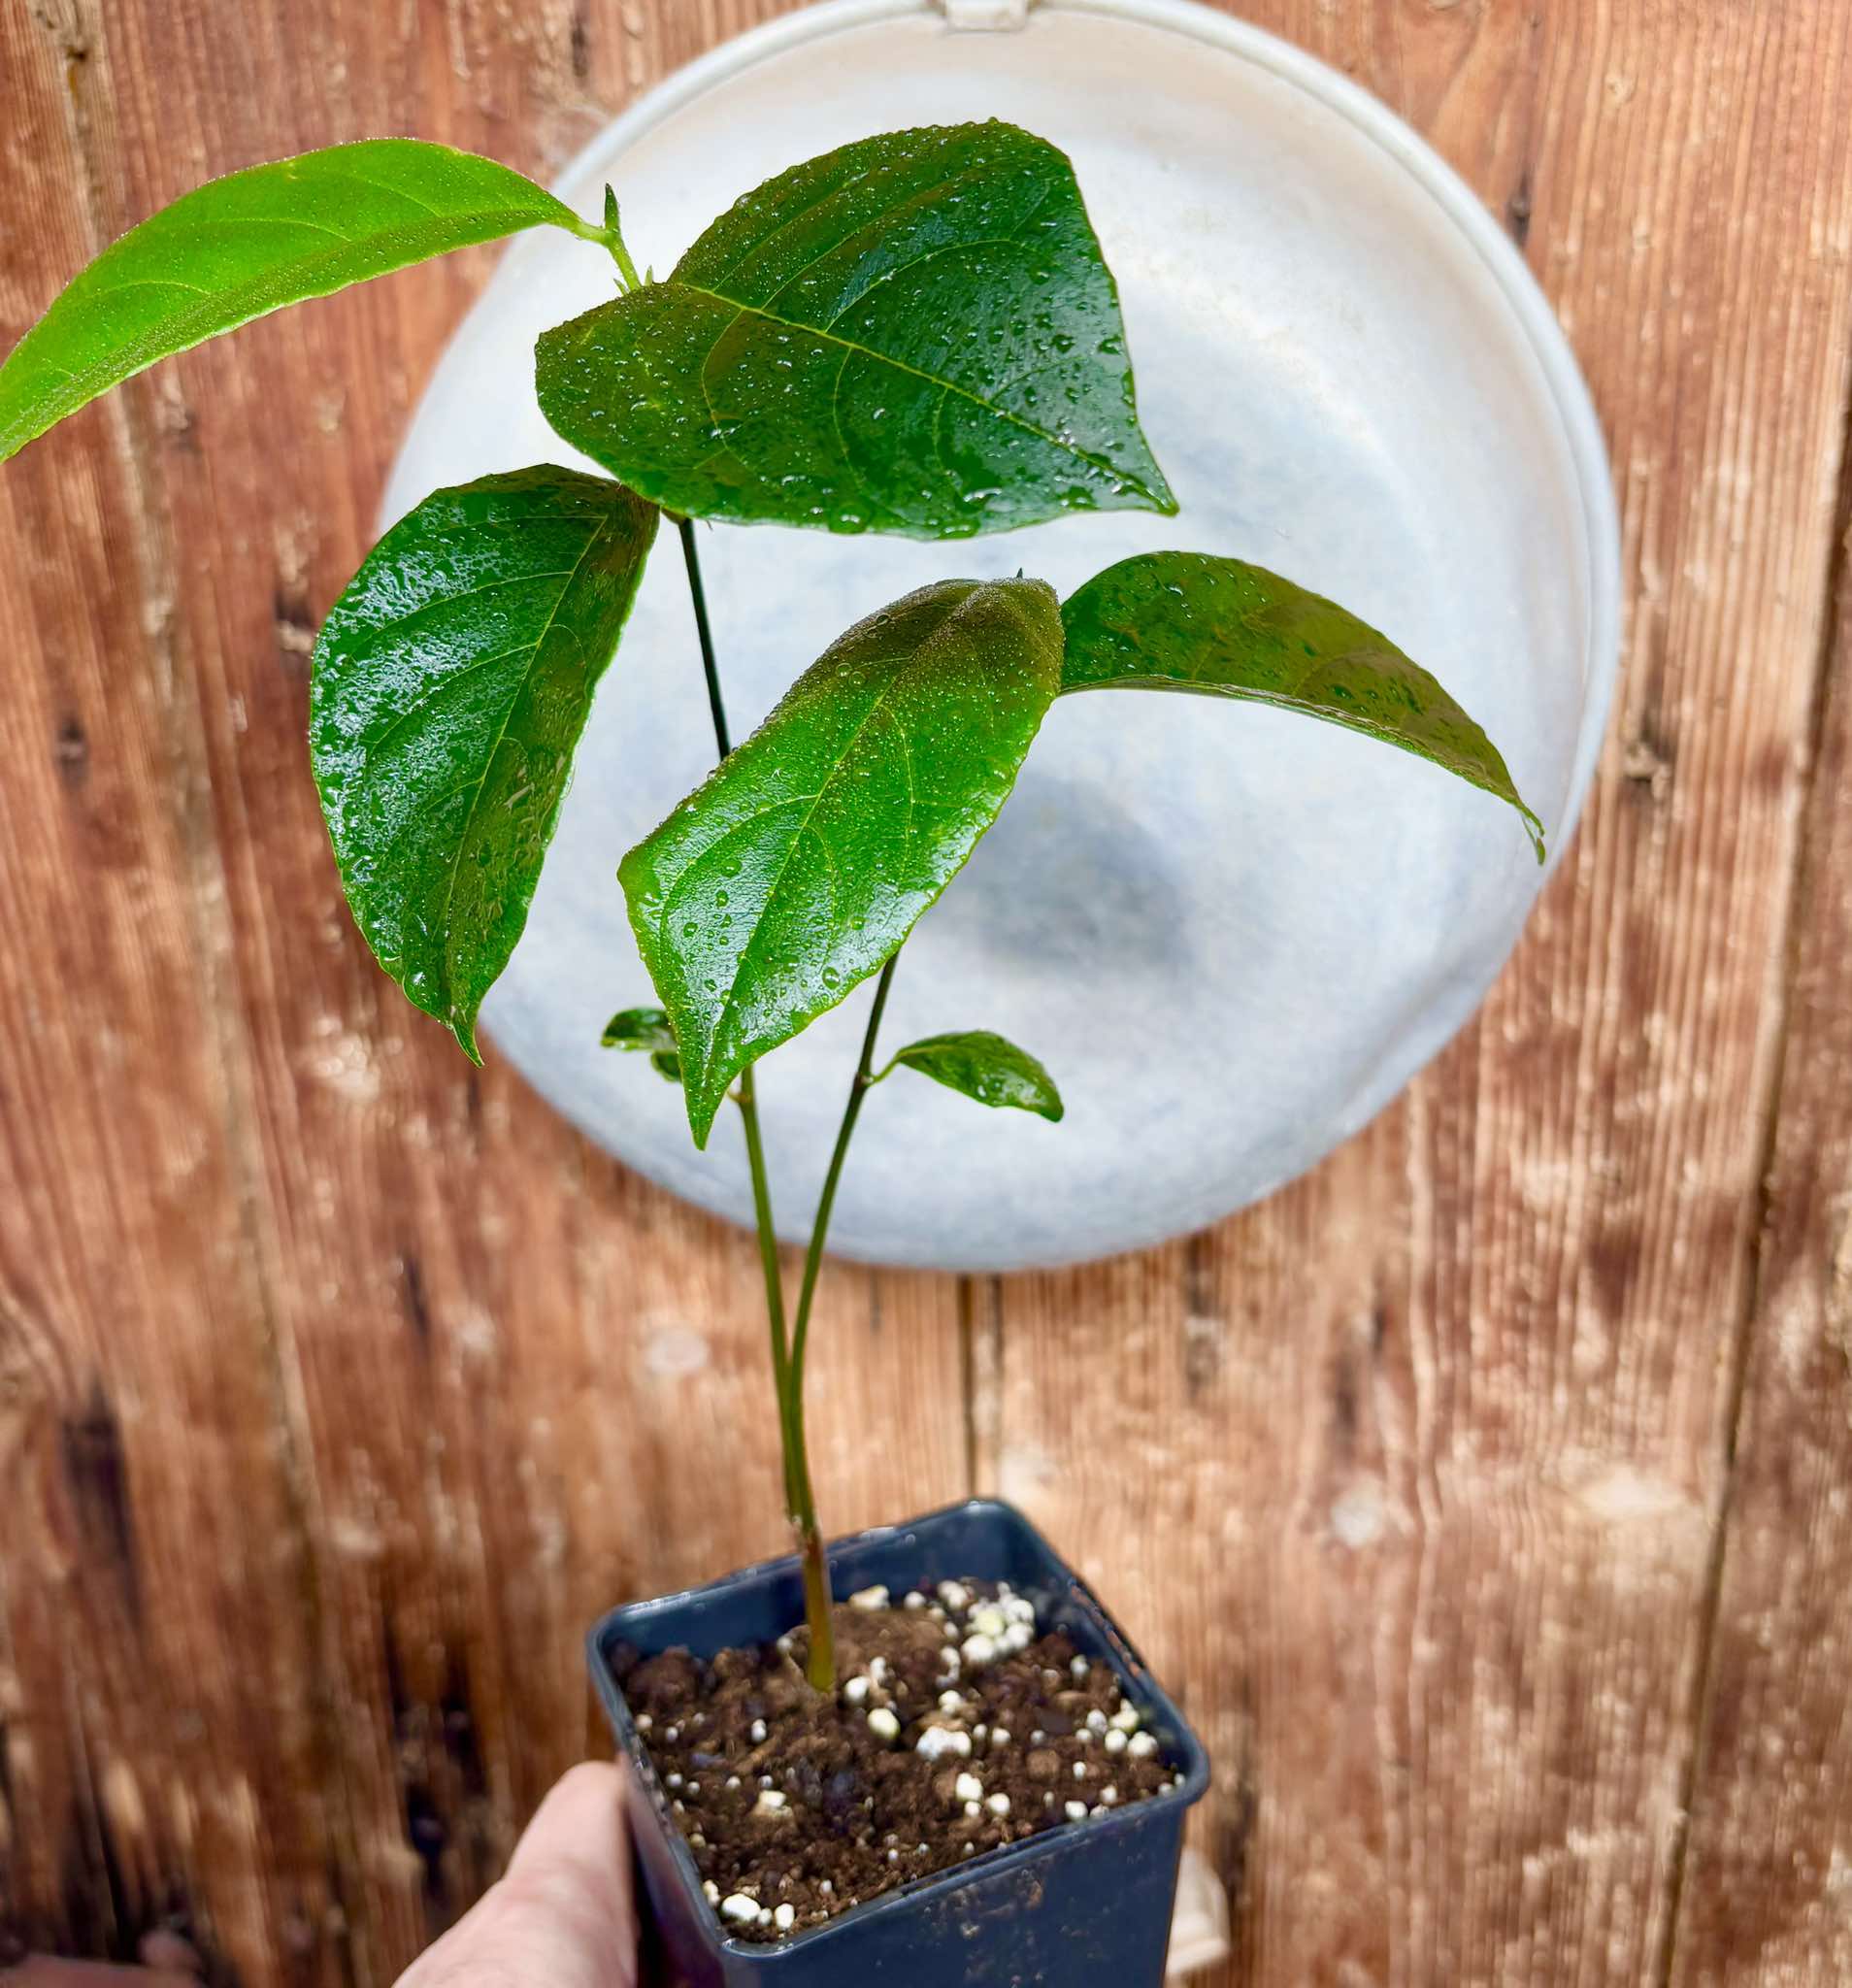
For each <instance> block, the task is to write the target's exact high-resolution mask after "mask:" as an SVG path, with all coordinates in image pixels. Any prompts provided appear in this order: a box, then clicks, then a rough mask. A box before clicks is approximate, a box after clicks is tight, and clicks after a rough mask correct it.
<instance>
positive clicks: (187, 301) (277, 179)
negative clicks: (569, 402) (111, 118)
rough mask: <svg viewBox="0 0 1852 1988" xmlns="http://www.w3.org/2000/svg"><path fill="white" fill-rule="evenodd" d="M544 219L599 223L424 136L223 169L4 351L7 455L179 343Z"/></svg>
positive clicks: (580, 228) (577, 227) (132, 234)
mask: <svg viewBox="0 0 1852 1988" xmlns="http://www.w3.org/2000/svg"><path fill="white" fill-rule="evenodd" d="M542 221H551V222H554V223H556V224H557V225H558V226H560V227H563V228H570V229H571V230H572V231H573V232H574V233H576V234H578V233H583V232H584V231H585V227H584V223H583V222H581V221H580V220H579V216H578V215H575V214H574V213H573V211H572V210H571V209H570V208H568V207H564V206H562V205H561V204H560V202H558V201H557V200H555V199H554V198H553V196H552V195H551V194H550V193H548V192H546V190H545V189H544V188H542V187H539V186H536V185H535V184H534V183H533V182H532V181H530V180H524V179H523V178H522V177H521V176H520V174H518V173H513V172H510V171H509V169H508V168H507V167H506V166H500V165H497V164H496V163H495V161H494V160H493V159H484V158H478V157H476V156H475V154H474V153H471V152H464V151H452V150H451V149H449V148H448V147H447V146H442V145H425V144H422V143H421V142H419V141H418V140H416V139H412V138H377V139H370V140H368V141H366V142H365V143H364V144H360V145H337V146H331V147H329V148H328V149H326V150H325V151H311V152H304V153H303V154H302V156H301V157H299V158H293V159H283V160H281V161H280V162H279V163H277V164H275V165H268V166H252V167H251V168H250V169H249V170H248V171H247V172H243V173H233V174H231V175H229V176H228V177H227V178H225V179H223V180H214V181H212V182H209V183H208V184H207V185H204V186H201V187H198V188H197V189H196V190H195V191H193V192H191V193H188V194H184V195H182V198H181V199H179V200H177V201H175V202H174V204H173V206H171V207H164V208H162V209H161V210H160V212H159V213H158V214H155V215H151V216H150V217H149V219H148V220H145V221H144V222H142V224H141V225H140V226H139V227H136V228H131V229H130V230H129V232H128V233H127V234H126V235H124V236H123V237H122V238H121V240H120V241H119V242H116V244H114V246H112V247H111V248H106V249H105V250H104V251H103V253H102V254H101V255H99V256H98V257H97V259H96V260H95V261H94V262H93V263H91V264H90V266H89V268H88V269H86V270H85V271H84V272H83V275H82V276H80V277H79V278H78V279H77V281H76V282H73V283H72V284H71V285H70V287H69V288H68V289H66V290H65V291H64V293H63V294H62V295H61V296H59V297H58V298H57V299H56V300H55V301H54V302H53V304H52V306H51V308H50V310H49V311H48V312H47V313H46V314H45V315H44V316H43V317H42V318H41V319H40V320H39V322H38V323H37V324H35V325H34V326H33V327H32V329H31V330H30V331H29V332H27V333H26V335H25V337H24V338H22V339H21V340H20V341H19V343H18V345H17V346H16V347H15V348H14V349H13V351H12V352H11V353H10V354H9V355H8V358H7V361H6V364H5V365H4V366H0V461H4V460H5V459H6V458H7V457H8V456H10V455H13V454H15V453H16V452H17V450H19V449H21V448H23V447H25V445H26V444H27V443H28V442H30V441H31V440H32V438H33V437H34V436H35V435H42V434H44V432H45V431H46V429H48V428H50V426H51V425H52V423H53V422H55V421H61V420H62V419H63V418H64V417H65V415H66V414H72V413H74V412H75V411H76V410H77V409H79V408H81V407H83V404H84V403H85V402H86V401H90V400H94V399H95V398H96V396H97V395H98V394H99V393H104V392H107V391H108V389H109V388H110V387H112V386H116V385H118V384H120V382H121V381H124V380H127V379H128V378H129V377H130V376H131V375H132V374H135V373H139V372H141V371H142V370H143V368H144V367H147V366H151V365H152V364H153V363H154V361H155V360H156V359H164V358H166V357H167V356H168V354H169V353H171V352H182V351H184V350H186V349H187V348H188V347H190V346H196V345H199V344H200V343H201V342H202V341H203V340H206V339H209V338H211V337H213V336H214V335H215V333H217V332H221V331H230V330H232V329H234V328H235V327H236V326H238V325H240V324H245V323H248V321H249V320H250V319H251V318H253V317H261V316H262V315H264V313H265V312H267V311H275V310H278V309H280V308H281V306H282V305H284V304H298V303H301V302H302V301H303V299H304V298H306V297H325V296H326V295H327V294H328V293H329V292H330V291H331V290H339V289H344V288H346V286H347V284H348V283H352V282H360V281H361V280H362V279H363V278H365V277H372V276H383V275H385V274H386V272H387V271H388V270H394V269H403V268H405V267H406V266H407V265H408V264H410V263H413V262H423V261H424V260H425V259H426V258H427V257H429V256H433V255H442V254H443V253H444V252H445V250H446V249H449V248H464V247H465V246H467V245H468V244H470V243H473V242H492V241H494V240H496V239H497V238H498V237H500V236H503V235H512V234H515V233H517V232H519V230H521V229H522V228H531V227H534V226H535V225H536V224H537V223H539V222H542Z"/></svg>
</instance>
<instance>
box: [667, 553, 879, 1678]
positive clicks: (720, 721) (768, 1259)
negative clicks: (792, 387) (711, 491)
mask: <svg viewBox="0 0 1852 1988" xmlns="http://www.w3.org/2000/svg"><path fill="white" fill-rule="evenodd" d="M676 522H677V525H678V527H679V529H680V533H681V556H682V561H683V563H684V564H685V565H686V567H687V569H688V593H689V597H690V599H691V600H692V601H693V603H694V617H695V631H696V633H697V634H698V635H699V636H700V638H701V667H702V669H703V671H704V672H705V673H706V676H707V679H708V708H709V711H710V713H711V716H712V718H713V743H714V745H715V746H717V747H718V748H719V753H720V757H721V758H722V759H725V758H726V756H727V754H728V753H729V752H731V751H732V749H733V746H732V744H731V738H730V734H729V731H728V727H727V711H726V703H725V700H724V699H723V698H722V696H721V694H720V669H719V664H718V662H717V661H716V659H715V656H714V651H713V628H712V624H711V622H710V621H709V619H708V590H707V588H706V587H705V586H704V585H703V584H702V579H701V555H700V552H699V551H698V549H697V548H696V546H695V535H694V525H693V522H692V521H691V520H690V519H688V518H685V517H680V518H678V519H677V520H676ZM890 965H891V962H890ZM885 991H886V983H885V979H883V982H882V994H883V995H884V994H885ZM867 1060H868V1051H867V1050H866V1049H865V1050H864V1053H863V1062H864V1063H865V1064H866V1062H867ZM733 1101H734V1103H735V1104H736V1105H738V1106H739V1108H740V1118H741V1122H742V1124H743V1125H744V1130H745V1148H746V1166H747V1169H748V1171H749V1172H750V1173H751V1176H752V1214H753V1226H754V1227H755V1228H756V1229H757V1230H758V1235H759V1265H760V1268H761V1270H762V1271H763V1272H764V1274H765V1309H766V1318H767V1321H768V1323H769V1324H770V1327H771V1341H772V1379H773V1385H774V1387H775V1388H776V1390H777V1404H778V1447H779V1450H780V1452H781V1454H782V1457H783V1463H784V1510H785V1515H786V1517H787V1518H788V1519H789V1520H790V1522H791V1530H792V1532H793V1533H794V1534H795V1535H796V1538H797V1544H798V1551H799V1554H800V1556H801V1558H802V1560H803V1565H804V1613H805V1618H806V1620H807V1621H808V1622H809V1624H810V1683H811V1684H812V1686H814V1687H815V1689H816V1690H818V1691H820V1692H826V1693H828V1694H830V1695H832V1696H833V1695H834V1694H835V1691H836V1631H835V1625H834V1624H833V1622H832V1621H831V1618H830V1570H829V1558H828V1555H827V1554H826V1553H825V1552H824V1549H823V1533H822V1529H821V1527H819V1526H818V1524H817V1519H816V1497H815V1493H814V1492H813V1491H812V1489H811V1486H810V1455H809V1453H808V1450H807V1448H806V1444H805V1434H804V1396H803V1391H802V1389H801V1388H800V1387H799V1386H797V1385H796V1375H795V1373H794V1370H793V1365H792V1360H791V1347H790V1343H789V1342H788V1341H787V1339H786V1337H785V1317H784V1279H783V1276H782V1275H781V1273H780V1271H779V1268H778V1238H777V1228H776V1226H775V1225H774V1222H773V1218H772V1188H771V1182H770V1179H769V1177H768V1176H767V1172H766V1165H765V1142H764V1140H763V1138H762V1137H761V1136H760V1131H759V1105H758V1097H757V1094H756V1091H755V1089H754V1086H753V1080H752V1066H751V1064H749V1063H748V1064H747V1065H746V1067H745V1068H744V1070H743V1071H741V1073H740V1081H739V1084H738V1086H737V1088H736V1089H735V1091H734V1093H733ZM835 1171H836V1172H838V1173H840V1172H841V1171H842V1161H841V1155H840V1153H839V1155H838V1159H837V1162H836V1167H835ZM810 1283H811V1284H812V1285H813V1284H814V1283H815V1278H814V1276H812V1277H811V1278H810Z"/></svg>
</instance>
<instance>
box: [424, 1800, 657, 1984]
mask: <svg viewBox="0 0 1852 1988" xmlns="http://www.w3.org/2000/svg"><path fill="white" fill-rule="evenodd" d="M513 1981H545V1982H546V1983H547V1984H548V1988H636V1981H637V1916H636V1907H635V1904H634V1901H633V1899H632V1895H631V1872H630V1841H629V1837H628V1834H627V1832H626V1830H625V1828H624V1812H623V1778H622V1776H621V1774H620V1773H618V1771H617V1769H616V1768H614V1767H609V1766H605V1765H602V1764H589V1763H588V1764H587V1765H585V1766H583V1767H576V1768H574V1769H573V1770H572V1772H571V1773H569V1774H567V1776H566V1777H565V1779H564V1780H562V1781H561V1782H560V1783H559V1785H558V1786H557V1787H556V1788H555V1789H554V1790H553V1792H552V1793H551V1794H550V1795H548V1796H547V1798H546V1801H545V1802H543V1803H542V1804H541V1806H540V1812H539V1813H538V1814H537V1815H536V1816H535V1817H534V1820H533V1822H532V1823H531V1824H530V1825H529V1826H528V1830H527V1834H526V1835H525V1836H524V1837H522V1839H521V1840H520V1843H519V1844H518V1846H517V1847H516V1849H515V1851H514V1856H513V1862H511V1863H510V1865H509V1867H508V1875H507V1876H506V1877H504V1878H503V1879H502V1881H501V1883H500V1884H498V1885H496V1886H495V1888H494V1889H493V1890H492V1891H490V1892H489V1893H488V1894H487V1896H486V1897H485V1898H484V1899H483V1900H482V1902H481V1904H480V1905H478V1906H477V1907H476V1908H475V1910H474V1911H472V1912H470V1913H469V1914H468V1915H467V1916H466V1917H465V1918H463V1919H461V1920H459V1921H458V1922H457V1924H456V1925H455V1926H453V1927H452V1928H451V1929H450V1931H449V1932H448V1933H446V1935H445V1936H444V1938H442V1939H440V1940H439V1941H438V1943H437V1944H436V1945H435V1946H434V1947H432V1948H431V1950H430V1951H429V1952H428V1953H427V1954H425V1955H424V1956H423V1958H422V1959H421V1960H419V1961H418V1962H417V1964H416V1965H415V1966H414V1967H413V1969H412V1970H411V1971H410V1972H408V1973H407V1974H405V1975H403V1976H402V1977H401V1979H400V1984H399V1988H502V1984H503V1983H506V1982H513Z"/></svg>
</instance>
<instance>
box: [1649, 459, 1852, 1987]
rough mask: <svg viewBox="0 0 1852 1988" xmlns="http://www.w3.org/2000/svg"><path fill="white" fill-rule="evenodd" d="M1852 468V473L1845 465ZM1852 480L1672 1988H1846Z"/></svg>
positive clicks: (1849, 1969) (1850, 1825)
mask: <svg viewBox="0 0 1852 1988" xmlns="http://www.w3.org/2000/svg"><path fill="white" fill-rule="evenodd" d="M1847 469H1848V470H1852V462H1848V464H1847ZM1849 526H1852V480H1849V481H1848V482H1847V483H1846V485H1845V498H1844V501H1843V502H1842V506H1841V512H1840V517H1839V531H1840V535H1841V536H1840V539H1839V555H1840V564H1839V569H1838V575H1837V584H1836V587H1835V620H1834V624H1833V627H1832V631H1831V632H1832V636H1833V642H1832V646H1831V649H1830V652H1829V653H1830V675H1829V677H1828V679H1826V682H1825V684H1824V686H1823V688H1824V691H1825V695H1824V698H1823V702H1822V710H1821V726H1820V736H1819V741H1818V745H1817V748H1816V750H1815V751H1814V753H1813V754H1812V765H1811V770H1812V795H1811V804H1810V807H1809V809H1808V812H1807V815H1806V817H1805V835H1804V840H1803V844H1802V868H1801V894H1800V898H1799V915H1798V917H1797V919H1796V921H1795V925H1794V937H1793V944H1792V952H1791V957H1792V970H1791V971H1792V977H1791V979H1790V981H1789V1015H1788V1025H1787V1031H1786V1041H1785V1043H1784V1044H1783V1054H1782V1075H1781V1089H1780V1106H1779V1114H1778V1118H1777V1121H1776V1133H1775V1139H1774V1148H1773V1153H1772V1157H1771V1164H1770V1166H1769V1173H1768V1176H1767V1179H1766V1182H1765V1189H1764V1197H1763V1221H1762V1226H1761V1229H1760V1232H1759V1235H1758V1238H1757V1250H1756V1261H1755V1269H1756V1294H1757V1302H1756V1308H1755V1331H1754V1335H1753V1338H1752V1340H1751V1342H1750V1344H1749V1347H1748V1354H1747V1358H1748V1365H1747V1370H1746V1375H1745V1392H1744V1400H1743V1406H1742V1411H1741V1414H1740V1416H1739V1418H1738V1422H1737V1434H1736V1446H1735V1451H1734V1455H1733V1458H1732V1464H1731V1475H1730V1480H1729V1486H1728V1489H1729V1500H1728V1505H1727V1522H1726V1525H1725V1529H1724V1532H1723V1534H1722V1536H1721V1539H1720V1541H1719V1542H1718V1543H1719V1561H1718V1568H1717V1573H1718V1576H1719V1585H1718V1592H1717V1606H1716V1619H1715V1624H1714V1631H1713V1634H1712V1637H1711V1639H1710V1644H1709V1650H1708V1659H1707V1664H1706V1675H1705V1689H1704V1695H1703V1715H1702V1722H1701V1725H1700V1729H1699V1752H1698V1756H1697V1761H1696V1766H1695V1772H1694V1775H1693V1789H1692V1802H1691V1809H1692V1822H1691V1843H1690V1847H1689V1849H1688V1851H1687V1854H1686V1859H1685V1868H1684V1872H1683V1886H1682V1891H1681V1910H1680V1913H1679V1921H1678V1927H1677V1939H1676V1945H1675V1949H1674V1967H1673V1971H1672V1978H1673V1980H1674V1981H1676V1982H1678V1983H1680V1984H1681V1988H1722V1984H1725V1983H1729V1984H1732V1988H1736V1984H1750V1983H1755V1984H1762V1988H1813V1984H1819V1988H1825V1984H1827V1983H1829V1982H1839V1981H1844V1980H1847V1979H1852V1711H1849V1710H1848V1700H1847V1694H1846V1679H1847V1676H1848V1675H1849V1674H1852V1601H1849V1600H1848V1598H1849V1597H1852V1110H1848V1096H1849V1095H1852V1003H1848V1002H1847V1000H1846V994H1845V989H1846V983H1847V977H1848V974H1849V973H1852V563H1848V560H1847V556H1846V555H1847V552H1848V547H1849V546H1852V541H1848V538H1847V536H1846V533H1847V530H1848V527H1849Z"/></svg>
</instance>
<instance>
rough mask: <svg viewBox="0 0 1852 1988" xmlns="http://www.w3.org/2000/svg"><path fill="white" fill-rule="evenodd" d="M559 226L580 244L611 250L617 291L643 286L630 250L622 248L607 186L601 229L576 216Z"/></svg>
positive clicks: (614, 206) (612, 195) (612, 197)
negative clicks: (574, 236) (584, 243)
mask: <svg viewBox="0 0 1852 1988" xmlns="http://www.w3.org/2000/svg"><path fill="white" fill-rule="evenodd" d="M560 225H561V226H562V227H565V228H567V229H569V230H570V231H571V232H572V233H573V234H575V235H577V236H578V237H579V240H580V241H581V242H595V243H597V244H598V246H599V247H600V248H609V249H610V250H611V259H612V261H613V262H614V263H615V264H616V265H617V286H618V288H619V289H624V290H635V289H640V288H641V287H642V286H643V278H642V277H640V276H639V275H638V274H637V265H636V264H635V263H634V262H633V261H632V260H631V259H630V250H629V249H628V248H625V247H624V238H623V234H622V232H621V231H620V230H619V228H618V226H617V196H616V194H615V193H613V192H612V189H611V188H610V187H609V186H607V187H606V188H605V225H604V226H603V227H602V228H601V227H600V226H599V225H598V223H597V222H596V221H586V220H580V219H579V216H578V215H573V217H572V219H571V220H569V221H563V222H561V224H560Z"/></svg>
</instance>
